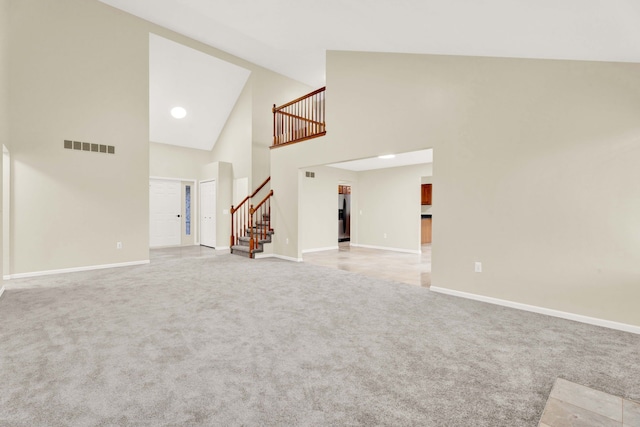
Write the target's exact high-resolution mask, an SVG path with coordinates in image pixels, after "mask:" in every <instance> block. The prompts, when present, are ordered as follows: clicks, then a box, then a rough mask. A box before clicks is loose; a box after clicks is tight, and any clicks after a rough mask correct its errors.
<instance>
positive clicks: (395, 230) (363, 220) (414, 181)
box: [352, 164, 431, 252]
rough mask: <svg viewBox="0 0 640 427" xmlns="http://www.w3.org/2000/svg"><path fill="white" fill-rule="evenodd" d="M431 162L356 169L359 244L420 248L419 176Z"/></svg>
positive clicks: (404, 249)
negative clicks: (358, 170)
mask: <svg viewBox="0 0 640 427" xmlns="http://www.w3.org/2000/svg"><path fill="white" fill-rule="evenodd" d="M430 171H431V165H430V164H429V165H426V164H423V165H414V166H403V167H397V168H387V169H378V170H371V171H365V172H360V173H358V203H359V210H358V211H357V212H353V213H352V217H353V215H357V217H358V223H359V228H358V240H357V241H358V244H360V245H367V246H377V247H382V248H391V249H399V250H403V251H411V252H419V251H420V180H421V177H422V176H424V175H427V174H429V173H430Z"/></svg>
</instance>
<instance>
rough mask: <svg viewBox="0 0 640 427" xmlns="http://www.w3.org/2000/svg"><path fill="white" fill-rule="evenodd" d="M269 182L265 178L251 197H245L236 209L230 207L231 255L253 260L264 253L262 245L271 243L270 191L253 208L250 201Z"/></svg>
mask: <svg viewBox="0 0 640 427" xmlns="http://www.w3.org/2000/svg"><path fill="white" fill-rule="evenodd" d="M270 180H271V177H269V178H267V179H266V180H265V181H264V182H263V183H262V184H261V185H260V186H259V187H258V188H257V189H256V190H255V191H254V192H253V193H252V194H251V195H249V196H247V197H245V199H244V200H243V201H242V202H240V204H239V205H238V206H237V207H233V206H231V242H230V243H231V244H230V246H231V253H232V254H236V255H242V256H246V257H248V258H255V256H256V254H257V253H261V252H263V251H264V245H265V244H267V243H271V236H273V233H274V232H273V228H271V197H272V196H273V190H270V191H269V193H267V195H266V197H264V198H263V199H262V200H261V201H260V202H259V203H258V204H257V205H256V206H255V207H254V205H253V204H252V203H251V201H252V199H253V198H254V197H256V195H257V194H258V193H259V192H260V190H262V189H263V188H264V186H265V185H267V183H268V182H269V181H270Z"/></svg>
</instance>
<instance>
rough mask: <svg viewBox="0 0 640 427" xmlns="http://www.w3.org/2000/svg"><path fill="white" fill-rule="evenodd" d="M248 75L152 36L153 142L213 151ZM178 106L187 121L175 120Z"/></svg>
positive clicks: (150, 47)
mask: <svg viewBox="0 0 640 427" xmlns="http://www.w3.org/2000/svg"><path fill="white" fill-rule="evenodd" d="M249 74H250V71H249V70H246V69H244V68H241V67H238V66H236V65H234V64H230V63H228V62H226V61H223V60H220V59H218V58H215V57H213V56H210V55H207V54H204V53H202V52H200V51H197V50H195V49H191V48H189V47H186V46H183V45H181V44H178V43H175V42H173V41H171V40H167V39H165V38H163V37H160V36H157V35H155V34H150V35H149V137H150V139H151V141H153V142H159V143H163V144H171V145H178V146H182V147H189V148H197V149H200V150H211V149H212V148H213V146H214V144H215V143H216V141H217V140H218V137H219V136H220V133H221V132H222V129H223V128H224V125H225V123H226V121H227V118H228V117H229V115H230V114H231V111H232V110H233V107H234V105H235V103H236V101H237V99H238V97H239V96H240V93H241V92H242V89H243V88H244V85H245V83H246V82H247V79H248V78H249ZM176 106H180V107H183V108H184V109H185V110H186V111H187V115H186V117H184V118H183V119H176V118H174V117H172V116H171V109H172V108H173V107H176Z"/></svg>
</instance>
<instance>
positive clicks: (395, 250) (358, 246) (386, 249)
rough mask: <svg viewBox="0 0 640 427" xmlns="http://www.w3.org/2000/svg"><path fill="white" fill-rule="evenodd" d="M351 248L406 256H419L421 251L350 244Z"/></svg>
mask: <svg viewBox="0 0 640 427" xmlns="http://www.w3.org/2000/svg"><path fill="white" fill-rule="evenodd" d="M351 246H355V247H357V248H367V249H380V250H383V251H392V252H404V253H407V254H416V255H420V253H421V250H420V249H418V250H415V251H414V250H411V249H399V248H388V247H386V246H374V245H359V244H355V243H352V244H351Z"/></svg>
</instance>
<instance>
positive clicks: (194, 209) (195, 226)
mask: <svg viewBox="0 0 640 427" xmlns="http://www.w3.org/2000/svg"><path fill="white" fill-rule="evenodd" d="M152 179H162V180H164V181H178V182H190V183H191V184H192V185H191V217H192V219H191V229H192V233H193V237H194V239H193V245H194V246H196V245H199V244H200V227H199V225H200V223H199V221H194V220H193V218H194V217H195V218H200V217H199V216H198V215H199V211H198V208H199V203H200V198H199V197H198V193H199V190H200V188H199V187H198V185H197V183H198V180H197V179H195V178H173V177H171V178H167V177H164V176H150V177H149V181H151V180H152ZM147 199H148V197H147ZM149 218H151V216H150V213H149ZM183 225H184V218H182V221H181V225H180V230H181V231H180V246H182V237H183V236H182V235H183V233H182V229H183Z"/></svg>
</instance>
